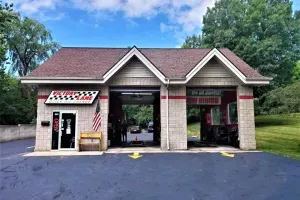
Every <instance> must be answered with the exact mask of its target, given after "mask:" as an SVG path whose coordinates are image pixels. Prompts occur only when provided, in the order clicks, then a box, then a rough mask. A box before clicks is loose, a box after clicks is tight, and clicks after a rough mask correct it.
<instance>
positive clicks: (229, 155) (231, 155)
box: [221, 152, 234, 158]
mask: <svg viewBox="0 0 300 200" xmlns="http://www.w3.org/2000/svg"><path fill="white" fill-rule="evenodd" d="M221 154H222V156H227V157H231V158H233V157H234V154H229V153H226V152H221Z"/></svg>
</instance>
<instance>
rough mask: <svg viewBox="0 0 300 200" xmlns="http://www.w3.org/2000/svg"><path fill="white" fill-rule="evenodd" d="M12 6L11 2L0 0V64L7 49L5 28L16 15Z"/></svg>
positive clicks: (4, 58)
mask: <svg viewBox="0 0 300 200" xmlns="http://www.w3.org/2000/svg"><path fill="white" fill-rule="evenodd" d="M12 7H13V4H8V3H2V1H0V66H1V65H2V64H3V63H4V61H5V60H6V56H5V54H6V52H7V50H8V45H7V40H6V39H7V35H6V34H5V30H7V29H8V27H9V25H10V23H11V22H12V20H13V19H16V18H17V17H18V16H17V15H16V14H15V13H13V9H12Z"/></svg>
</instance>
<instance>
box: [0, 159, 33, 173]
mask: <svg viewBox="0 0 300 200" xmlns="http://www.w3.org/2000/svg"><path fill="white" fill-rule="evenodd" d="M29 158H30V157H27V158H24V159H23V160H21V161H18V162H16V163H14V164H11V165H9V166H6V167H4V168H2V169H1V170H0V171H1V172H15V171H5V170H6V169H8V168H10V167H12V166H15V165H18V164H21V163H23V162H25V161H26V160H28V159H29Z"/></svg>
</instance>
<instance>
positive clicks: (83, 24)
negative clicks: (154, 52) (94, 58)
mask: <svg viewBox="0 0 300 200" xmlns="http://www.w3.org/2000/svg"><path fill="white" fill-rule="evenodd" d="M11 1H12V2H14V4H15V8H16V9H17V10H18V11H19V12H21V14H22V15H23V16H29V17H31V18H35V19H37V20H38V21H40V22H41V23H43V24H44V25H45V26H46V27H47V28H48V29H50V30H51V32H52V35H53V37H54V39H55V41H57V42H59V43H60V44H61V45H62V46H88V47H127V46H133V45H136V46H137V47H178V46H180V45H181V44H182V43H183V41H184V39H185V38H186V36H188V35H192V34H194V33H196V34H198V33H200V31H201V26H202V17H203V15H204V13H205V11H206V8H207V7H211V6H212V5H213V4H214V2H215V0H126V1H125V0H11ZM294 9H300V0H294Z"/></svg>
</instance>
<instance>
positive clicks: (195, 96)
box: [21, 47, 270, 151]
mask: <svg viewBox="0 0 300 200" xmlns="http://www.w3.org/2000/svg"><path fill="white" fill-rule="evenodd" d="M269 81H270V78H267V77H263V76H262V75H260V74H259V73H258V72H256V71H255V70H254V69H253V68H251V67H250V66H249V65H247V64H246V63H245V62H244V61H243V60H241V59H240V58H239V57H238V56H236V55H235V54H234V53H233V52H231V51H230V50H228V49H175V48H173V49H172V48H166V49H164V48H137V47H133V48H131V49H129V48H74V47H70V48H62V49H60V50H59V51H58V52H56V53H55V54H54V55H53V56H52V57H51V58H49V59H48V60H47V61H46V62H45V63H43V64H42V65H40V66H39V67H38V68H37V69H35V70H34V71H33V72H32V73H31V74H30V75H28V76H26V77H23V78H22V79H21V82H22V83H24V84H33V85H37V86H38V104H37V128H36V144H35V150H36V151H49V150H52V149H59V150H64V149H68V150H77V149H78V140H77V139H78V137H79V135H80V133H81V132H88V131H93V118H94V114H95V110H96V108H97V107H98V105H100V113H101V115H100V116H101V125H100V127H99V130H98V131H100V132H101V134H102V140H101V146H102V150H106V149H107V148H110V146H112V143H113V139H112V135H113V132H112V129H113V128H114V122H115V121H123V120H124V113H123V111H122V105H125V104H143V105H152V107H153V126H154V133H153V144H156V145H159V146H160V147H161V149H163V150H179V149H180V150H185V149H188V144H189V143H188V137H187V110H188V109H189V108H191V107H193V108H198V109H200V118H199V123H201V131H200V132H201V136H200V142H201V141H205V140H214V139H216V138H217V137H221V136H220V135H222V133H226V134H228V132H230V131H232V130H235V131H234V132H235V136H236V138H237V139H238V141H239V147H240V148H241V149H244V150H249V149H256V142H255V124H254V103H253V101H254V100H253V86H262V85H267V84H269ZM98 102H99V104H98ZM220 133H221V134H220ZM212 138H213V139H212ZM227 138H229V137H227Z"/></svg>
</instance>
